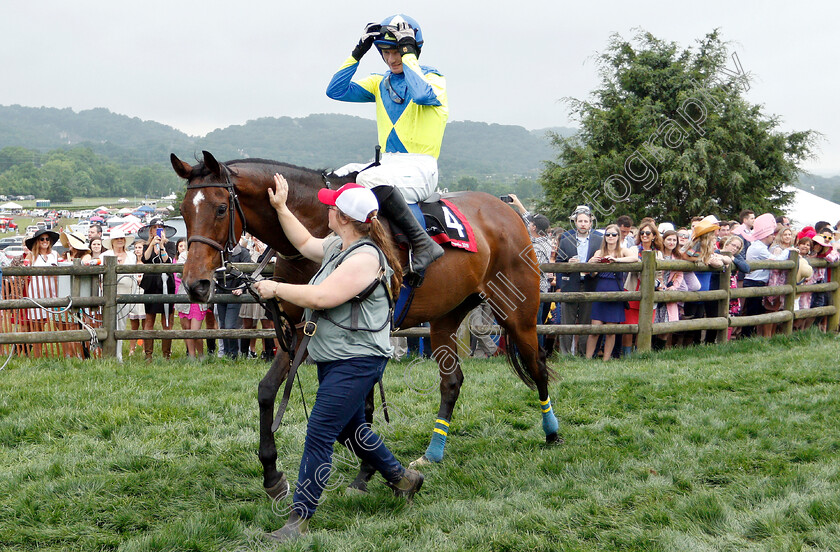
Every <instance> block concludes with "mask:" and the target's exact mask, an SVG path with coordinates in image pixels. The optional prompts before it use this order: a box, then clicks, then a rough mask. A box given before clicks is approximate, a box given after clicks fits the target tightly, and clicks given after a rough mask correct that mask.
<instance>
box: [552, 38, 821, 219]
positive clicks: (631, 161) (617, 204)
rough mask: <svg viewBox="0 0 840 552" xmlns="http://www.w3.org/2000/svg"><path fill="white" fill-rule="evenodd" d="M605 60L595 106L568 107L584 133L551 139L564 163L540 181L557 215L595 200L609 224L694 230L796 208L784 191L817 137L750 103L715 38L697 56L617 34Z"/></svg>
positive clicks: (735, 67) (739, 74)
mask: <svg viewBox="0 0 840 552" xmlns="http://www.w3.org/2000/svg"><path fill="white" fill-rule="evenodd" d="M598 64H599V70H600V74H601V85H600V87H599V88H598V89H596V90H595V91H594V92H593V93H592V98H591V100H589V101H583V100H576V99H567V101H568V102H569V104H570V105H571V108H572V111H573V114H574V115H575V117H576V118H577V119H578V121H579V123H580V132H579V133H578V134H577V135H575V136H572V137H568V138H563V137H561V136H557V135H554V136H553V137H552V141H553V145H554V146H555V148H556V149H557V150H559V151H558V155H557V158H556V160H555V161H551V162H548V163H547V164H546V167H545V169H544V171H543V173H542V176H541V179H540V181H541V183H542V185H543V187H544V188H545V192H546V200H545V203H544V204H543V207H544V208H545V210H546V211H547V212H548V213H549V214H550V215H552V216H554V217H555V218H558V219H563V218H565V217H566V216H567V215H568V214H569V213H570V212H572V210H573V209H574V207H575V205H579V204H582V203H586V204H588V205H590V207H592V208H593V209H594V210H595V211H596V213H597V215H598V218H599V219H600V220H601V221H602V222H604V221H610V220H615V218H616V217H617V216H619V215H621V214H630V215H632V216H634V218H635V219H636V220H637V221H638V220H639V219H640V218H642V217H644V216H652V217H654V218H655V219H656V220H659V221H665V220H670V221H673V222H675V223H678V224H686V223H687V222H688V220H689V219H690V217H691V216H694V215H707V214H715V215H717V216H718V217H719V218H734V217H735V216H736V215H737V214H738V212H739V211H740V210H741V209H744V208H750V209H753V210H755V211H756V212H758V213H760V212H765V211H770V212H774V213H780V212H781V211H782V210H783V209H784V207H785V205H786V204H787V203H788V202H789V201H790V200H791V194H789V193H786V192H784V191H783V189H782V187H783V185H785V184H788V183H794V182H795V181H796V179H797V176H798V173H799V169H798V165H799V164H800V163H801V162H802V161H803V160H805V159H806V158H808V157H810V156H811V152H812V149H813V146H814V141H815V139H816V137H817V135H816V133H814V132H813V131H810V130H809V131H802V132H790V133H784V132H781V131H779V130H778V126H779V117H778V116H775V115H773V116H768V115H766V114H765V113H764V112H763V110H762V107H761V106H759V105H751V104H750V103H748V102H747V101H746V100H745V99H744V97H743V94H744V92H745V91H746V90H749V83H750V77H749V75H748V74H747V73H746V72H745V71H744V70H743V68H742V66H741V63H740V61H739V59H738V56H737V54H736V53H734V52H733V53H731V55H730V52H729V49H728V47H727V45H726V44H725V43H724V42H722V40H721V39H720V37H719V35H718V32H717V31H715V32H712V33H710V34H708V35H706V37H705V38H704V39H703V40H700V41H698V44H697V46H696V47H695V48H689V49H680V48H679V47H678V46H677V44H675V43H672V42H665V41H662V40H659V39H657V38H656V37H654V36H653V35H651V34H650V33H646V32H640V33H639V34H638V35H637V36H636V37H635V38H634V39H633V40H632V41H627V40H624V39H622V38H621V37H620V36H618V35H614V36H613V37H612V38H611V40H610V43H609V46H608V48H607V50H606V51H605V52H604V53H603V54H601V55H600V56H599V57H598Z"/></svg>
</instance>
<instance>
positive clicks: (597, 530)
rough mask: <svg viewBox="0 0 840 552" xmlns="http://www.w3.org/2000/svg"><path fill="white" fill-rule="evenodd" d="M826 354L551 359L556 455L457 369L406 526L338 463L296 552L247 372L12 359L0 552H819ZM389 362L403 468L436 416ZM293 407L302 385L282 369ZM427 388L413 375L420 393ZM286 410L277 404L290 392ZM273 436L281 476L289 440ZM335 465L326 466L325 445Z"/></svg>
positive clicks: (534, 419)
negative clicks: (435, 448) (295, 385)
mask: <svg viewBox="0 0 840 552" xmlns="http://www.w3.org/2000/svg"><path fill="white" fill-rule="evenodd" d="M838 356H840V341H838V339H837V337H836V336H832V335H829V336H825V335H821V334H818V333H814V332H806V333H802V334H797V335H794V336H793V337H776V338H774V339H772V340H770V341H759V340H746V341H741V342H736V343H732V344H728V345H725V346H720V347H699V348H692V349H687V350H673V351H668V352H660V353H652V354H649V355H645V356H640V357H639V358H636V359H634V360H632V361H627V362H620V361H619V362H610V363H603V362H600V361H584V360H568V361H559V360H555V361H554V362H553V366H554V367H555V368H556V369H557V371H558V373H559V374H560V380H559V381H558V382H556V383H555V384H554V385H553V386H552V391H551V395H552V399H553V400H552V402H553V404H554V407H555V410H556V412H557V414H558V417H559V419H560V424H561V431H562V433H563V434H564V436H565V438H566V444H565V445H563V446H555V447H549V448H547V447H545V446H544V445H543V444H542V442H543V434H542V430H541V429H540V417H539V411H538V402H537V397H536V395H535V393H534V392H532V391H529V390H528V389H526V388H525V386H524V385H522V384H521V383H519V382H517V381H516V380H515V379H514V377H513V376H512V375H511V373H510V371H509V370H508V369H507V367H506V366H505V365H504V364H503V363H502V362H501V361H499V360H492V361H474V360H471V361H467V362H466V364H465V367H464V373H465V377H466V380H465V383H464V387H463V388H462V391H461V396H460V400H459V401H458V405H457V407H456V411H455V414H454V417H453V423H452V430H451V433H450V438H449V441H448V443H447V449H446V457H445V459H444V461H443V462H442V463H441V464H437V465H433V466H427V467H424V468H423V471H424V473H425V474H426V484H425V485H424V487H423V490H422V492H421V493H420V494H418V495H417V497H416V498H415V501H414V504H413V505H411V506H408V505H406V504H404V503H403V502H401V501H400V500H397V499H395V498H394V497H393V496H391V495H390V493H389V491H388V490H387V488H386V487H385V486H384V485H383V484H382V480H381V479H380V478H376V479H374V481H373V482H372V484H371V492H370V494H369V495H368V496H364V497H358V496H353V497H350V496H345V495H344V493H343V487H344V486H345V485H346V483H347V482H348V481H349V480H350V479H352V477H353V476H354V472H353V470H352V469H351V468H350V467H348V466H344V465H341V466H339V467H338V468H337V472H336V473H335V474H334V476H333V477H334V479H333V481H334V482H336V483H339V484H340V485H339V488H338V489H336V490H333V491H330V492H327V493H326V494H325V499H324V501H323V502H322V503H321V505H320V507H319V510H318V513H317V514H316V516H315V518H313V522H312V525H311V535H310V536H308V537H306V538H305V539H304V540H303V541H301V542H300V543H298V544H295V545H291V546H286V547H285V548H284V547H278V548H275V547H273V546H269V545H267V544H263V543H261V542H260V541H259V539H258V536H259V534H260V533H262V532H264V531H271V530H274V529H277V528H278V527H279V526H280V525H282V523H283V521H284V519H283V518H282V517H278V516H277V515H276V514H275V513H274V511H273V510H272V507H271V503H270V501H269V500H268V499H267V498H266V497H265V496H264V495H263V493H262V489H261V486H262V480H261V466H260V464H259V461H258V460H257V458H256V456H255V452H256V450H257V405H256V385H257V382H258V381H259V379H260V377H261V376H262V375H263V372H264V370H265V368H266V365H265V364H263V363H261V362H255V361H240V362H235V363H230V362H224V361H220V360H211V361H208V362H204V363H190V362H187V361H185V360H180V359H177V360H173V361H172V362H170V363H164V362H162V361H161V362H156V363H155V364H152V365H146V364H145V363H143V362H142V361H139V360H134V359H132V360H130V361H129V360H127V361H126V363H125V364H122V365H120V364H117V363H115V362H106V361H99V362H96V363H84V362H82V361H58V360H56V361H45V362H37V363H36V362H34V361H28V360H19V359H15V360H13V362H12V363H11V364H10V366H9V367H8V368H6V370H4V371H2V372H0V497H2V498H0V549H2V550H36V549H37V550H126V551H150V550H207V551H215V550H230V551H234V550H268V549H270V550H274V549H281V550H282V549H291V550H298V549H300V550H330V551H332V550H348V551H350V550H353V551H356V550H371V551H373V550H376V551H380V550H493V551H519V550H522V551H526V550H528V551H531V550H536V551H554V550H561V551H567V550H568V551H571V550H639V551H673V550H685V551H702V550H732V551H736V550H738V551H740V550H768V551H769V550H801V551H806V550H840V454H838V452H840V423H838V419H840V375H838V371H837V367H836V366H837V358H838ZM407 367H408V363H406V362H402V363H392V364H391V365H390V366H389V369H388V374H387V376H386V389H387V392H388V394H389V396H388V400H389V402H391V403H393V404H394V406H395V407H396V408H397V409H398V412H394V415H395V417H397V418H398V420H397V421H396V422H395V423H393V424H392V425H390V426H386V425H385V424H384V422H382V421H381V417H379V416H377V421H376V422H375V425H376V428H377V430H378V431H380V432H381V433H382V434H383V435H384V436H385V440H386V443H388V445H389V446H390V448H391V449H392V450H393V451H394V453H395V454H396V456H397V457H398V458H399V459H401V460H403V461H405V462H406V463H407V462H408V461H410V460H413V459H414V458H416V457H417V456H419V455H420V454H422V452H423V451H424V449H425V447H426V444H427V443H428V438H429V434H430V431H431V427H432V423H433V421H434V415H435V413H436V410H437V402H438V397H437V393H436V392H433V393H432V394H430V395H423V394H419V393H417V392H415V391H413V390H412V388H410V386H409V385H407V383H406V378H405V373H406V371H407ZM302 372H303V376H304V378H303V379H304V389H305V391H306V394H307V397H308V400H309V403H310V406H311V401H312V399H313V397H314V391H315V381H314V370H313V368H312V367H311V366H304V367H303V368H302ZM435 373H436V368H435V366H433V365H432V364H431V363H428V362H425V363H423V364H422V365H421V366H420V367H418V368H417V369H415V370H412V375H413V377H414V380H413V381H414V382H415V383H414V386H415V387H421V386H425V387H428V386H429V385H431V384H433V382H434V379H433V378H434V374H435ZM296 393H297V392H296ZM287 420H288V422H289V423H288V425H286V426H284V427H283V428H281V430H280V431H279V432H278V433H277V442H278V451H279V457H280V463H281V465H282V466H283V468H284V469H286V470H287V471H288V472H289V474H290V476H291V477H292V478H294V476H295V474H296V473H297V466H298V463H299V461H300V454H301V450H302V445H303V437H304V433H305V422H304V419H303V414H302V408H301V406H300V400H299V396H298V395H297V394H296V395H295V396H293V399H292V402H291V404H290V409H289V412H288V413H287ZM338 449H339V450H340V451H341V452H343V449H341V447H338Z"/></svg>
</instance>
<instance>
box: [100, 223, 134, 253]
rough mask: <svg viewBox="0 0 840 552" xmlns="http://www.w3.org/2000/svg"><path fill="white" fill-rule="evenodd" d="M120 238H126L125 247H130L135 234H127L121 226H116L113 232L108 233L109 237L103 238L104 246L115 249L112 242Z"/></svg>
mask: <svg viewBox="0 0 840 552" xmlns="http://www.w3.org/2000/svg"><path fill="white" fill-rule="evenodd" d="M120 238H124V239H125V247H126V249H128V246H129V245H131V244H132V243H134V236H126V235H125V231H123V230H120V229H119V228H114V229H113V230H111V233H110V234H109V235H108V237H107V238H103V240H102V247H104V248H105V249H113V248H112V247H111V242H112V241H113V240H118V239H120Z"/></svg>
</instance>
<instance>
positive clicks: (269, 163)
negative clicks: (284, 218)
mask: <svg viewBox="0 0 840 552" xmlns="http://www.w3.org/2000/svg"><path fill="white" fill-rule="evenodd" d="M223 165H225V166H226V167H228V168H229V169H231V171H232V172H233V173H234V174H236V165H255V167H254V168H255V169H257V170H258V171H259V172H262V173H265V174H266V175H267V176H272V175H274V173H276V172H278V170H277V169H278V167H283V168H286V169H292V170H295V171H300V172H302V173H308V174H312V175H317V176H319V177H320V176H321V175H322V174H324V173H325V172H326V169H309V168H306V167H300V166H298V165H292V164H291V163H283V162H281V161H273V160H271V159H260V158H257V157H255V158H249V159H233V160H231V161H225V162H224V163H223ZM209 174H211V173H210V169H208V168H207V166H206V165H205V164H204V161H203V160H202V161H199V162H198V163H197V164H196V165H194V166H193V170H192V173H191V174H190V179H193V178H202V177H205V176H208V175H209Z"/></svg>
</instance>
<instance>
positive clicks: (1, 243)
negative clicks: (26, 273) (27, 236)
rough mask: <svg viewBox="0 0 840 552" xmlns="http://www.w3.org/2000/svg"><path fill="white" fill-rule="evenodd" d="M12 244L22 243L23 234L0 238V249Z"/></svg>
mask: <svg viewBox="0 0 840 552" xmlns="http://www.w3.org/2000/svg"><path fill="white" fill-rule="evenodd" d="M12 245H23V236H9V237H7V238H0V250H3V249H6V248H7V247H9V246H12Z"/></svg>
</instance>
